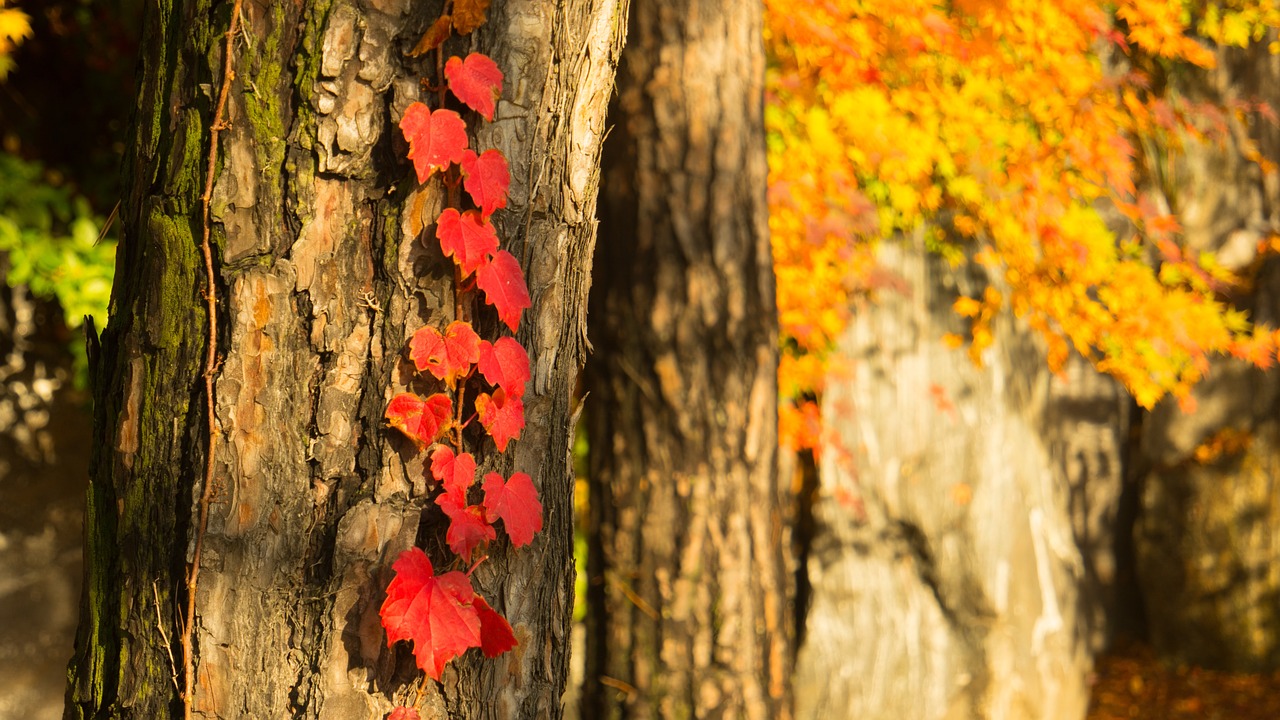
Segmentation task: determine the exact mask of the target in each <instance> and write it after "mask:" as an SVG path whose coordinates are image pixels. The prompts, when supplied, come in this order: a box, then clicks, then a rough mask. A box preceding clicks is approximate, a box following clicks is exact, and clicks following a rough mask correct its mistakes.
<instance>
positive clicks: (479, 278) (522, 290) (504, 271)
mask: <svg viewBox="0 0 1280 720" xmlns="http://www.w3.org/2000/svg"><path fill="white" fill-rule="evenodd" d="M476 286H477V287H479V288H480V289H481V290H483V291H484V297H485V301H486V302H488V303H489V304H490V305H492V306H493V307H494V308H495V309H497V311H498V319H499V320H501V321H502V322H504V323H506V324H507V327H509V328H511V332H515V331H516V330H519V329H520V313H522V312H523V311H524V310H525V309H526V308H530V307H533V302H532V301H530V300H529V288H528V286H527V285H525V284H524V271H523V270H521V269H520V263H519V261H517V260H516V258H515V256H514V255H512V254H511V253H509V252H507V251H506V250H499V251H498V252H497V253H495V254H494V256H493V259H492V260H490V261H489V262H488V263H487V264H486V265H484V266H483V267H481V268H480V269H479V270H477V271H476Z"/></svg>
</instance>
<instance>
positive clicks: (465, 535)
mask: <svg viewBox="0 0 1280 720" xmlns="http://www.w3.org/2000/svg"><path fill="white" fill-rule="evenodd" d="M436 505H439V506H440V509H441V510H443V511H444V514H445V515H446V516H447V517H448V518H449V530H448V532H446V533H445V535H444V541H445V542H446V543H448V544H449V549H450V550H452V551H453V552H454V554H455V555H457V556H459V557H461V558H463V559H465V560H466V561H467V562H471V553H472V551H474V550H475V549H476V547H477V546H478V545H480V543H484V542H488V541H490V540H493V539H494V538H496V537H498V532H497V531H496V530H494V529H493V525H491V524H489V520H488V519H487V518H486V517H485V513H484V508H482V507H480V506H479V505H467V504H466V490H462V491H461V493H460V494H459V493H455V492H444V493H441V494H440V495H439V496H437V497H436Z"/></svg>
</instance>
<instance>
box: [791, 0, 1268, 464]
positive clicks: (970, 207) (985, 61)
mask: <svg viewBox="0 0 1280 720" xmlns="http://www.w3.org/2000/svg"><path fill="white" fill-rule="evenodd" d="M1230 7H1231V8H1232V9H1230V10H1224V9H1222V8H1218V7H1216V6H1215V7H1212V8H1205V7H1204V4H1203V3H1194V2H1190V0H1187V1H1186V2H1183V1H1182V0H1121V2H1118V3H1112V2H1107V3H1103V2H1100V1H1098V0H1082V2H1079V3H1046V2H1041V1H1039V0H955V1H953V2H948V3H942V2H933V1H931V0H806V2H801V3H796V2H787V1H784V0H766V8H767V13H768V17H767V30H766V41H767V43H768V47H769V50H770V54H771V64H770V70H769V77H768V87H769V105H768V109H767V113H766V122H767V124H768V128H769V150H770V161H771V162H770V229H771V230H772V233H773V238H774V259H775V263H776V266H777V272H778V305H779V313H780V318H781V323H782V330H783V335H784V340H783V342H784V345H783V347H784V354H785V355H786V356H787V358H788V359H786V360H784V362H783V365H782V371H781V373H782V377H781V379H782V385H783V393H784V396H785V398H787V399H789V400H791V401H792V402H793V403H795V404H796V405H797V406H798V407H793V408H790V409H787V410H784V413H783V416H782V420H783V428H782V431H783V434H784V437H787V438H789V440H790V441H791V442H792V443H793V444H798V445H812V444H813V443H814V442H816V440H815V437H816V436H815V433H814V432H813V429H812V422H813V420H814V417H815V415H814V413H813V412H812V411H811V410H806V409H805V408H804V407H803V405H804V403H805V402H807V401H811V400H812V398H813V397H815V396H816V395H817V394H819V393H820V392H821V376H822V373H821V360H820V359H821V358H822V357H823V356H824V355H825V354H826V353H827V351H828V350H829V349H830V348H831V347H832V345H833V343H834V341H835V339H836V337H837V336H838V335H839V333H840V332H841V330H842V329H843V327H844V326H845V324H846V323H847V320H848V313H849V308H850V306H851V302H852V300H853V299H854V297H855V296H856V295H858V294H866V293H870V292H872V291H874V290H875V289H876V288H877V287H878V286H881V285H882V284H883V278H877V275H876V273H875V272H874V261H873V257H874V248H875V243H876V242H878V241H880V240H882V239H884V238H888V237H890V236H892V235H894V234H895V233H905V232H906V231H912V230H917V229H919V228H920V227H922V226H925V224H926V223H927V228H928V229H927V230H926V231H925V232H926V237H927V240H926V243H927V245H928V247H930V249H933V250H935V251H938V252H941V253H943V254H944V255H945V256H947V257H948V258H950V259H951V260H952V261H954V262H957V263H959V262H964V261H973V262H979V263H982V264H984V265H986V266H987V267H989V268H991V269H992V270H993V271H994V272H996V273H997V274H998V275H1002V276H1003V278H1004V281H1005V285H1006V286H1007V292H1006V293H1005V294H1003V295H1002V294H1001V293H999V292H996V291H995V290H992V291H990V292H988V293H987V295H986V296H985V297H983V298H980V299H976V298H960V299H959V300H957V302H956V304H955V309H956V311H957V312H958V313H959V314H961V315H962V316H965V317H968V318H970V322H971V329H970V337H969V338H967V341H968V343H969V347H970V354H971V356H973V357H974V358H977V357H979V356H980V355H981V353H982V351H983V349H984V348H985V347H986V346H988V345H989V344H990V343H991V341H992V335H991V332H990V323H991V321H992V319H993V318H994V316H995V314H996V313H997V312H999V311H1000V310H1001V309H1002V308H1004V307H1008V308H1011V309H1012V310H1013V311H1014V312H1015V313H1016V314H1017V315H1018V316H1020V317H1022V318H1023V319H1024V320H1025V321H1026V322H1027V323H1028V324H1029V325H1030V326H1031V327H1032V328H1034V329H1035V330H1037V331H1038V332H1039V333H1040V334H1041V335H1042V336H1043V337H1044V338H1045V340H1046V341H1047V344H1048V349H1049V362H1050V365H1051V366H1052V367H1054V368H1055V369H1056V368H1057V367H1060V366H1061V364H1062V362H1063V361H1064V360H1065V359H1066V357H1067V355H1068V353H1069V349H1070V348H1071V347H1074V348H1075V349H1076V350H1078V351H1079V352H1080V353H1082V354H1083V355H1085V356H1086V357H1088V358H1090V359H1091V360H1092V361H1093V362H1094V363H1095V365H1096V366H1097V367H1098V368H1099V369H1100V370H1103V371H1105V372H1108V373H1111V374H1112V375H1114V376H1115V377H1117V378H1118V379H1120V380H1121V381H1122V382H1123V383H1124V384H1125V385H1126V387H1128V388H1129V390H1130V391H1131V392H1132V393H1133V395H1134V397H1135V398H1136V399H1137V400H1138V402H1140V403H1141V404H1142V405H1144V406H1146V407H1150V406H1151V405H1152V404H1154V403H1155V402H1156V401H1157V400H1159V399H1160V398H1161V397H1162V396H1164V395H1166V394H1170V393H1171V394H1173V395H1174V396H1176V397H1179V398H1186V397H1188V393H1189V391H1190V388H1191V387H1192V385H1193V384H1194V383H1195V382H1197V381H1198V380H1199V379H1200V378H1201V377H1202V376H1203V374H1204V372H1205V370H1206V369H1207V366H1208V359H1209V357H1210V356H1212V355H1215V354H1234V355H1236V356H1239V357H1245V358H1248V359H1250V360H1252V361H1253V362H1256V363H1258V364H1260V365H1265V364H1269V363H1270V362H1272V360H1273V359H1274V357H1275V354H1276V340H1277V337H1276V335H1275V334H1273V333H1272V331H1271V330H1269V329H1267V328H1262V327H1253V326H1251V325H1250V323H1249V322H1248V320H1247V318H1246V317H1245V316H1244V315H1243V314H1242V313H1240V312H1238V311H1235V310H1233V309H1231V308H1230V307H1228V306H1226V305H1224V304H1223V303H1222V302H1221V301H1220V300H1219V298H1218V294H1219V293H1220V292H1221V291H1222V290H1224V289H1227V288H1230V287H1231V286H1232V285H1233V284H1234V283H1235V282H1236V279H1235V278H1234V277H1233V276H1232V275H1231V273H1229V272H1227V271H1226V270H1224V269H1222V268H1220V267H1218V266H1217V265H1216V264H1214V262H1213V259H1212V257H1208V256H1201V257H1194V256H1192V255H1191V254H1189V253H1186V252H1184V251H1183V249H1182V248H1181V247H1180V246H1179V244H1178V241H1177V238H1178V232H1179V227H1178V224H1177V221H1176V219H1175V218H1173V217H1171V216H1170V215H1169V214H1168V213H1161V212H1159V211H1158V209H1157V208H1156V207H1155V205H1154V204H1153V203H1151V202H1150V201H1148V200H1146V199H1145V198H1143V197H1140V196H1139V192H1138V189H1137V187H1136V178H1137V176H1138V172H1137V168H1135V154H1136V153H1135V150H1134V146H1135V142H1139V141H1141V140H1143V139H1145V138H1152V137H1158V138H1164V139H1166V140H1167V137H1169V136H1171V135H1172V133H1173V132H1175V131H1193V130H1194V128H1193V126H1192V124H1191V121H1190V120H1189V119H1188V118H1191V117H1193V116H1194V115H1195V113H1194V110H1195V108H1190V107H1188V105H1187V103H1186V102H1185V101H1181V100H1180V99H1179V98H1176V97H1162V96H1160V95H1158V94H1156V93H1155V92H1154V91H1153V90H1152V89H1151V88H1150V83H1149V82H1148V79H1147V78H1146V77H1145V76H1143V75H1142V74H1141V73H1140V72H1138V71H1136V70H1125V69H1124V63H1125V59H1126V58H1127V57H1128V56H1129V55H1130V54H1141V55H1142V56H1143V57H1144V58H1147V59H1150V60H1151V61H1153V62H1159V63H1164V64H1166V65H1169V66H1176V65H1178V64H1182V65H1187V66H1198V67H1210V66H1212V65H1213V63H1214V59H1215V55H1214V52H1213V50H1212V49H1211V46H1212V44H1213V43H1230V44H1237V45H1242V44H1247V43H1249V42H1253V41H1257V40H1259V39H1260V38H1262V37H1263V34H1262V31H1264V30H1265V29H1266V28H1267V27H1268V26H1270V27H1275V26H1280V10H1276V8H1275V7H1274V6H1273V3H1272V2H1270V0H1237V1H1236V2H1233V3H1231V4H1230ZM1206 113H1209V111H1208V110H1206ZM1219 117H1221V113H1219ZM1100 201H1106V202H1109V203H1110V204H1111V205H1113V206H1114V207H1117V208H1118V209H1120V210H1121V212H1123V213H1124V214H1125V215H1126V216H1127V217H1128V219H1129V220H1130V222H1131V223H1132V225H1133V227H1134V229H1135V230H1134V232H1133V233H1132V234H1130V235H1128V236H1125V237H1117V236H1116V235H1115V233H1114V232H1112V230H1111V229H1109V228H1108V227H1107V225H1106V224H1105V223H1104V222H1103V220H1102V218H1101V216H1100V215H1099V214H1098V212H1097V210H1096V209H1095V208H1096V207H1097V206H1098V203H1099V202H1100ZM1152 258H1158V259H1159V263H1158V264H1153V263H1152ZM948 340H950V341H951V342H958V340H959V339H958V338H956V337H955V336H952V337H951V338H948ZM805 358H818V359H819V361H818V364H817V367H816V368H815V363H814V362H813V361H812V360H808V361H806V360H805Z"/></svg>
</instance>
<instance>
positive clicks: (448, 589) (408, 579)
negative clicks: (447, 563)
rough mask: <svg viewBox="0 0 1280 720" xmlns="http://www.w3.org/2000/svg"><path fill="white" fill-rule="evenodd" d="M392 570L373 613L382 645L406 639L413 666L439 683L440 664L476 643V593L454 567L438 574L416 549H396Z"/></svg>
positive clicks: (476, 644) (441, 666) (419, 550)
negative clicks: (383, 639)
mask: <svg viewBox="0 0 1280 720" xmlns="http://www.w3.org/2000/svg"><path fill="white" fill-rule="evenodd" d="M391 569H392V570H394V571H395V573H396V576H395V577H394V578H392V580H391V584H390V585H388V586H387V599H386V600H385V601H384V602H383V603H382V608H381V609H380V610H379V611H378V614H379V615H380V616H381V617H382V627H383V628H385V629H386V631H387V647H391V646H392V645H395V644H396V643H397V642H399V641H400V640H409V641H411V642H412V643H413V655H414V658H415V659H416V660H417V664H418V667H419V668H420V669H421V670H422V671H423V672H425V673H426V674H427V675H428V676H430V677H431V679H433V680H437V681H438V680H439V679H440V672H441V671H442V670H443V669H444V666H445V663H447V662H449V661H450V660H452V659H454V658H456V657H458V656H459V655H461V654H462V653H464V652H466V651H467V648H473V647H479V646H480V615H479V613H478V612H477V611H476V608H475V607H474V606H473V605H472V603H473V602H474V600H475V598H476V591H475V589H474V588H472V587H471V580H470V579H469V578H468V577H467V576H466V575H463V574H462V573H460V572H458V571H456V570H455V571H453V572H447V573H445V574H443V575H439V576H437V575H436V574H435V570H434V569H433V568H432V567H431V560H429V559H428V558H427V556H426V554H425V553H423V552H422V550H421V549H419V548H416V547H415V548H409V549H408V550H405V551H404V552H402V553H400V557H399V558H398V559H396V561H395V564H393V565H392V566H391Z"/></svg>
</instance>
